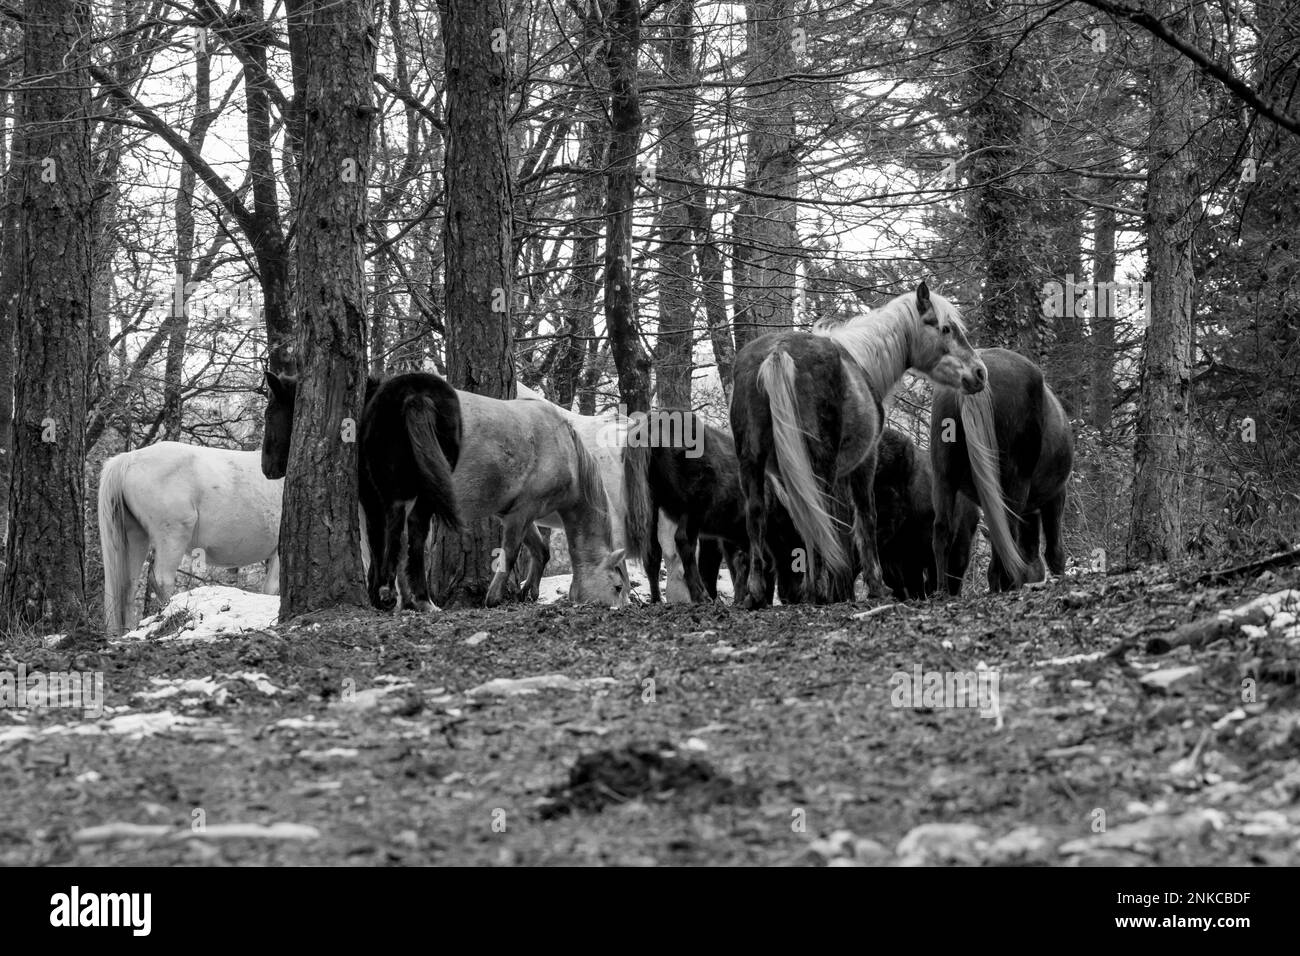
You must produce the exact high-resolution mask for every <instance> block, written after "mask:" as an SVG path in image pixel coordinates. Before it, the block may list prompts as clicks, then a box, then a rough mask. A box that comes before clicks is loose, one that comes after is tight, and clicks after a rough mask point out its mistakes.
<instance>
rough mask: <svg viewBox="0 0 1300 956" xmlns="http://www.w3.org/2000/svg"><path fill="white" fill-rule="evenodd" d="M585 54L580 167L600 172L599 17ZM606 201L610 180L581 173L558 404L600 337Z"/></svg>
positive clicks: (555, 379)
mask: <svg viewBox="0 0 1300 956" xmlns="http://www.w3.org/2000/svg"><path fill="white" fill-rule="evenodd" d="M582 39H583V44H582V49H583V50H587V51H590V52H589V54H588V55H587V57H586V62H585V64H584V73H585V75H586V76H587V77H588V78H589V82H590V84H591V89H589V90H587V91H586V99H585V101H584V104H583V112H584V113H585V114H586V121H585V122H584V123H583V124H582V128H581V136H582V144H581V146H580V147H579V153H578V164H579V165H580V166H581V167H583V168H584V169H589V170H598V169H600V168H601V167H603V166H604V165H605V156H606V153H607V152H608V150H609V125H608V123H607V122H606V120H605V104H604V87H605V85H606V84H607V83H608V82H609V78H608V75H607V73H606V69H605V60H604V55H603V54H604V43H605V38H604V35H603V28H602V26H601V24H600V23H599V22H598V21H597V20H596V18H595V17H591V16H588V17H584V18H583V33H582ZM604 199H605V177H604V176H602V175H601V174H600V173H598V172H588V173H581V174H579V179H578V181H577V183H576V184H575V186H574V195H573V233H574V236H573V259H572V261H571V263H570V266H569V274H568V276H567V278H566V279H565V281H564V289H563V292H562V293H561V298H562V301H563V302H564V319H563V322H564V324H563V327H562V329H559V330H557V333H556V334H557V335H559V336H560V338H561V341H559V342H557V343H556V349H557V353H558V354H557V355H556V357H555V363H554V365H553V371H552V373H551V389H552V391H553V392H554V398H555V401H556V402H557V403H558V404H559V405H561V406H563V407H564V408H572V407H573V402H574V399H575V398H576V397H577V395H578V392H579V391H580V386H581V384H582V381H583V369H584V367H585V366H586V364H587V361H588V356H589V355H590V354H592V352H593V348H592V347H593V345H594V343H595V336H596V289H597V287H598V286H599V284H600V281H601V280H600V275H599V268H598V265H599V261H600V217H601V211H602V208H603V205H604Z"/></svg>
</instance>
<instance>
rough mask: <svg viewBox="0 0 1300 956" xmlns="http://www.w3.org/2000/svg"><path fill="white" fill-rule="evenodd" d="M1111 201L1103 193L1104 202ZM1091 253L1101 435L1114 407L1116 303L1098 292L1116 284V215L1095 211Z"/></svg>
mask: <svg viewBox="0 0 1300 956" xmlns="http://www.w3.org/2000/svg"><path fill="white" fill-rule="evenodd" d="M1110 199H1111V196H1110V194H1109V193H1103V195H1102V200H1103V201H1104V202H1109V201H1110ZM1092 249H1093V292H1094V295H1093V296H1092V299H1093V315H1092V349H1091V351H1092V424H1093V426H1094V427H1095V428H1096V429H1097V430H1098V431H1101V432H1103V433H1104V432H1105V431H1107V430H1108V429H1109V428H1110V417H1111V410H1112V408H1113V406H1114V404H1115V301H1114V296H1113V295H1110V294H1107V293H1104V292H1100V291H1099V290H1108V289H1111V288H1112V287H1113V286H1112V284H1113V283H1114V281H1115V213H1113V212H1112V211H1111V210H1109V209H1098V210H1097V218H1096V222H1095V224H1094V226H1093V247H1092Z"/></svg>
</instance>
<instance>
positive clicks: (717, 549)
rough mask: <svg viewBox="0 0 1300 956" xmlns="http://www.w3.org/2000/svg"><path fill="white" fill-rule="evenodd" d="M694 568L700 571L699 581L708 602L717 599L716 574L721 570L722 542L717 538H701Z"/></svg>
mask: <svg viewBox="0 0 1300 956" xmlns="http://www.w3.org/2000/svg"><path fill="white" fill-rule="evenodd" d="M695 564H696V567H698V568H699V570H700V580H701V581H703V582H704V590H705V591H707V592H708V595H709V600H711V601H716V600H717V599H718V572H719V571H720V570H721V569H722V542H721V541H719V540H718V539H717V538H701V539H700V547H699V552H698V556H697V557H696V559H695Z"/></svg>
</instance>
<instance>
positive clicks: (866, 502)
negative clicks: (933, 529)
mask: <svg viewBox="0 0 1300 956" xmlns="http://www.w3.org/2000/svg"><path fill="white" fill-rule="evenodd" d="M875 485H876V450H875V449H874V448H873V449H872V450H871V453H870V454H869V455H867V457H866V458H865V459H863V461H862V464H860V465H859V466H858V467H857V468H856V469H854V471H853V473H852V474H851V475H849V487H850V490H851V492H852V494H853V507H854V510H855V511H857V520H856V521H855V525H856V527H855V531H856V536H857V539H858V556H859V557H860V558H861V560H862V581H863V583H864V584H866V586H867V597H868V598H870V599H872V600H876V599H881V598H887V597H889V591H888V590H886V588H885V579H884V575H883V573H882V572H881V570H880V555H879V554H877V553H876V488H875Z"/></svg>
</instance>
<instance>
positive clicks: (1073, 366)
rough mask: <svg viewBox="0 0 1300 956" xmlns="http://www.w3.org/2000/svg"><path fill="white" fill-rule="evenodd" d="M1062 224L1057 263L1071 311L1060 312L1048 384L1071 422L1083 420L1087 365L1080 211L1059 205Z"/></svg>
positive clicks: (1049, 358) (1069, 204) (1066, 203)
mask: <svg viewBox="0 0 1300 956" xmlns="http://www.w3.org/2000/svg"><path fill="white" fill-rule="evenodd" d="M1055 205H1056V209H1057V213H1056V215H1057V216H1058V217H1059V221H1058V222H1057V223H1056V224H1055V225H1056V228H1054V230H1053V231H1054V232H1055V233H1056V238H1057V241H1058V243H1059V254H1058V256H1057V262H1056V263H1055V266H1054V268H1055V270H1056V274H1057V275H1058V276H1059V277H1060V278H1059V279H1058V280H1057V281H1059V282H1060V283H1061V284H1062V285H1063V286H1064V288H1065V296H1066V301H1068V302H1070V303H1072V307H1071V308H1068V309H1061V310H1060V311H1061V314H1060V315H1058V316H1056V317H1055V320H1054V325H1055V329H1054V330H1053V331H1054V332H1055V340H1056V341H1055V343H1054V345H1053V348H1052V350H1051V352H1050V353H1048V354H1047V355H1045V356H1044V358H1045V359H1046V360H1047V368H1048V369H1049V371H1048V379H1047V380H1048V383H1049V384H1050V385H1051V386H1052V388H1053V389H1054V390H1055V391H1056V395H1057V397H1058V398H1059V399H1060V400H1061V404H1062V405H1063V406H1064V408H1065V414H1066V415H1068V416H1069V417H1070V418H1082V417H1083V416H1084V406H1085V398H1084V396H1085V385H1086V380H1085V376H1086V375H1087V365H1086V363H1085V360H1084V354H1083V316H1082V315H1080V314H1079V310H1078V309H1077V308H1076V307H1073V306H1074V305H1077V302H1078V299H1079V296H1080V295H1081V294H1082V292H1083V290H1084V288H1085V286H1084V276H1083V244H1082V242H1081V240H1080V235H1081V233H1082V231H1083V222H1082V221H1081V218H1080V214H1079V209H1078V208H1077V207H1076V206H1075V204H1074V203H1072V202H1069V201H1068V200H1059V201H1058V202H1057V203H1056V204H1055Z"/></svg>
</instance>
